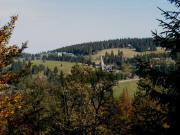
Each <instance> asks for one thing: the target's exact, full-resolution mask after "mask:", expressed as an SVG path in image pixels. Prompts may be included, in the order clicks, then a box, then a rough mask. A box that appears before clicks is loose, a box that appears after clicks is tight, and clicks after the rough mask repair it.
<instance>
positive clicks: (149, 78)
mask: <svg viewBox="0 0 180 135" xmlns="http://www.w3.org/2000/svg"><path fill="white" fill-rule="evenodd" d="M168 1H169V2H171V3H172V4H174V5H175V7H176V10H174V11H164V10H162V9H160V8H159V9H160V10H161V12H162V15H164V20H158V21H159V22H160V26H161V27H162V28H163V32H161V33H158V32H153V36H154V41H155V43H156V44H157V45H159V46H161V47H163V48H165V49H166V50H168V51H170V56H169V57H172V58H173V59H174V61H175V66H176V68H174V70H172V71H170V72H162V71H159V70H157V69H154V68H153V67H151V66H150V64H151V63H150V61H148V60H146V61H142V60H139V63H138V65H137V67H138V73H139V75H140V77H141V80H140V81H139V84H138V86H139V88H140V89H141V90H144V92H142V93H141V94H140V95H139V97H141V96H142V95H143V96H146V97H149V98H150V99H151V100H152V101H156V102H157V101H158V105H160V106H161V107H162V106H167V110H166V113H164V114H161V115H160V116H159V117H161V116H162V115H164V116H162V117H163V118H166V121H165V122H164V125H162V126H163V127H164V128H165V130H161V131H160V130H157V128H155V129H154V130H155V131H153V133H154V134H177V133H176V132H177V131H178V130H179V129H178V127H179V124H180V118H179V114H180V111H179V105H178V104H179V103H180V83H179V82H178V80H180V57H179V56H180V55H179V54H180V45H179V44H180V16H179V15H180V1H179V0H168ZM156 104H157V103H156ZM149 128H150V127H149ZM151 130H153V129H152V128H151Z"/></svg>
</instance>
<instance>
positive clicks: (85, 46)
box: [54, 38, 156, 55]
mask: <svg viewBox="0 0 180 135" xmlns="http://www.w3.org/2000/svg"><path fill="white" fill-rule="evenodd" d="M127 47H128V48H135V49H136V51H138V52H144V51H147V50H151V51H153V50H156V46H155V44H154V43H153V39H152V38H125V39H116V40H108V41H99V42H89V43H82V44H77V45H72V46H67V47H63V48H59V49H56V50H54V51H58V52H68V53H73V54H75V55H89V54H94V53H96V52H97V51H100V50H103V49H110V48H127Z"/></svg>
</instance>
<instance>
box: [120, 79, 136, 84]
mask: <svg viewBox="0 0 180 135" xmlns="http://www.w3.org/2000/svg"><path fill="white" fill-rule="evenodd" d="M138 80H139V78H136V79H129V80H122V81H119V83H123V82H131V81H138Z"/></svg>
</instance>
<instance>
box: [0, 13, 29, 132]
mask: <svg viewBox="0 0 180 135" xmlns="http://www.w3.org/2000/svg"><path fill="white" fill-rule="evenodd" d="M16 20H17V16H13V17H11V21H10V22H9V23H8V24H7V25H5V26H3V27H2V28H0V90H1V93H0V134H16V133H17V132H18V130H20V129H21V128H20V127H21V126H22V119H23V117H22V115H21V113H22V111H23V108H24V105H25V100H24V97H23V96H22V95H21V94H20V93H15V94H13V91H11V90H10V85H9V84H10V83H12V82H16V81H17V80H18V78H19V77H21V76H23V75H24V74H25V73H26V70H27V69H28V67H29V65H28V66H25V67H24V68H23V69H22V70H21V71H20V72H19V73H16V72H14V71H7V70H6V68H7V67H8V66H9V65H10V64H11V60H12V59H13V58H14V57H18V56H21V53H22V51H23V50H24V49H25V48H26V44H27V42H25V43H23V44H22V47H21V48H19V47H18V46H17V45H12V46H7V45H8V44H9V39H10V37H11V35H12V32H13V29H14V27H15V22H16ZM17 127H19V128H18V129H16V128H17ZM15 129H16V130H15ZM24 129H25V125H23V127H22V129H21V130H22V131H21V133H22V134H23V133H25V131H24Z"/></svg>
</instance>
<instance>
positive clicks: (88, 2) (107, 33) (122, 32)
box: [0, 0, 174, 53]
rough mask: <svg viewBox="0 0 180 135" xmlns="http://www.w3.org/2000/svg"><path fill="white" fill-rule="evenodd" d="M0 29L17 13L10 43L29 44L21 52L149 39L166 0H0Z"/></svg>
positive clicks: (168, 6) (157, 28) (157, 27)
mask: <svg viewBox="0 0 180 135" xmlns="http://www.w3.org/2000/svg"><path fill="white" fill-rule="evenodd" d="M0 3H1V4H0V27H1V26H3V25H4V24H6V23H7V22H8V21H9V20H10V17H11V16H13V15H17V14H18V16H19V17H18V21H17V23H16V27H15V30H14V32H13V36H12V38H11V40H10V44H18V45H19V46H20V45H21V43H22V42H24V41H27V40H28V41H29V43H28V48H27V49H26V50H25V52H28V53H38V52H42V51H47V50H53V49H57V48H61V47H64V46H68V45H73V44H78V43H84V42H90V41H102V40H109V39H117V38H128V37H130V38H133V37H138V38H142V37H151V36H152V33H151V31H152V30H153V31H154V30H158V31H160V30H161V29H160V27H159V26H158V24H159V23H158V21H157V20H156V19H162V18H163V17H162V15H161V12H160V11H159V10H158V9H157V7H160V8H162V9H164V10H172V9H173V8H174V7H173V6H172V5H171V4H170V3H169V2H167V0H0Z"/></svg>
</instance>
